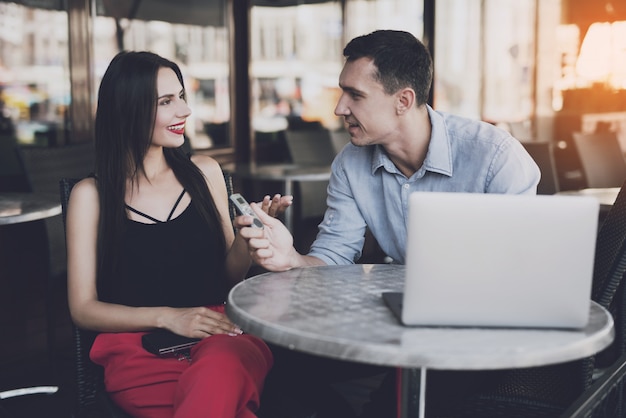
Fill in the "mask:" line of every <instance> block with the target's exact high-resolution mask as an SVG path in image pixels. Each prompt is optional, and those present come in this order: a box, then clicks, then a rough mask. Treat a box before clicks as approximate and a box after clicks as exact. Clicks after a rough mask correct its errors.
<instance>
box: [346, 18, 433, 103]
mask: <svg viewBox="0 0 626 418" xmlns="http://www.w3.org/2000/svg"><path fill="white" fill-rule="evenodd" d="M343 55H344V57H346V59H347V60H348V61H355V60H357V59H359V58H364V57H365V58H371V59H372V60H373V62H374V65H375V66H376V68H377V73H376V74H375V77H376V79H377V81H379V82H380V83H381V84H382V85H383V88H384V89H385V92H386V93H387V94H393V93H395V92H397V91H398V90H400V89H401V88H404V87H410V88H412V89H413V90H415V94H416V96H417V104H418V106H419V105H422V104H425V103H426V102H427V100H428V94H429V93H430V87H431V84H432V80H433V61H432V58H431V56H430V52H428V49H427V48H426V46H425V45H424V44H423V43H422V42H420V40H419V39H417V38H416V37H415V36H413V35H411V34H410V33H408V32H404V31H397V30H377V31H374V32H372V33H369V34H367V35H362V36H358V37H356V38H354V39H352V40H351V41H350V42H349V43H348V45H346V47H345V48H344V50H343Z"/></svg>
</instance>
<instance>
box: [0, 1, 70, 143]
mask: <svg viewBox="0 0 626 418" xmlns="http://www.w3.org/2000/svg"><path fill="white" fill-rule="evenodd" d="M37 3H38V5H39V6H40V7H41V8H34V7H26V6H23V5H20V4H17V3H13V2H0V135H5V134H9V135H14V136H15V137H16V138H17V141H18V142H19V143H20V144H22V145H42V146H55V145H61V144H64V143H65V142H66V141H67V130H68V125H69V120H68V107H69V104H70V75H69V66H68V61H69V57H68V31H67V27H68V21H67V12H65V11H64V10H63V11H61V10H59V8H60V2H58V1H48V2H45V1H41V2H37Z"/></svg>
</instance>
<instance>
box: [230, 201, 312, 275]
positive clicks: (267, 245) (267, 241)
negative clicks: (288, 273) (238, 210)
mask: <svg viewBox="0 0 626 418" xmlns="http://www.w3.org/2000/svg"><path fill="white" fill-rule="evenodd" d="M261 205H262V203H261ZM250 207H251V208H252V210H254V212H255V213H256V214H257V216H258V217H259V219H260V220H261V221H262V222H263V225H264V228H263V229H259V228H250V227H249V226H250V223H251V222H252V217H250V216H240V217H238V218H236V219H235V227H237V228H238V229H239V235H241V237H242V238H243V239H245V240H246V242H247V243H248V251H249V253H250V258H252V260H253V261H254V262H255V263H256V264H258V265H259V266H261V267H263V268H265V269H267V270H270V271H285V270H289V269H291V268H293V267H295V266H296V264H297V258H298V257H299V256H300V255H299V254H298V253H297V251H296V249H295V248H294V247H293V236H292V235H291V233H290V232H289V230H288V229H287V227H285V225H283V223H282V222H280V221H279V220H278V219H276V218H273V217H272V216H270V215H268V214H267V213H266V212H265V210H264V209H263V208H262V206H259V204H257V203H251V204H250ZM246 222H247V223H246Z"/></svg>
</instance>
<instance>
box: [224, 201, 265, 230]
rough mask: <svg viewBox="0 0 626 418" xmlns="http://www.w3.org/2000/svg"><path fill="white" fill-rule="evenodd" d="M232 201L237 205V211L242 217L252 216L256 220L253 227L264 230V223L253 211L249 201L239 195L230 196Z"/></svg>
mask: <svg viewBox="0 0 626 418" xmlns="http://www.w3.org/2000/svg"><path fill="white" fill-rule="evenodd" d="M230 200H231V201H232V202H233V203H234V204H235V207H236V208H237V211H239V213H240V214H242V215H250V216H252V217H253V218H254V220H253V221H252V225H251V226H253V227H255V228H263V222H261V220H260V219H259V217H258V216H256V213H254V211H253V210H252V208H251V207H250V205H249V204H248V201H247V200H246V199H244V197H243V196H242V195H241V194H239V193H233V194H232V195H230Z"/></svg>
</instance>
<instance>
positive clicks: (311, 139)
mask: <svg viewBox="0 0 626 418" xmlns="http://www.w3.org/2000/svg"><path fill="white" fill-rule="evenodd" d="M285 138H286V140H287V147H288V148H289V153H290V154H291V161H292V162H293V163H294V164H298V165H330V163H332V162H333V159H334V158H335V148H334V147H333V143H332V140H331V138H330V132H329V131H328V129H312V130H304V129H303V130H297V131H294V130H287V131H285Z"/></svg>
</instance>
